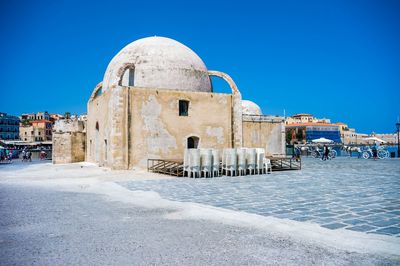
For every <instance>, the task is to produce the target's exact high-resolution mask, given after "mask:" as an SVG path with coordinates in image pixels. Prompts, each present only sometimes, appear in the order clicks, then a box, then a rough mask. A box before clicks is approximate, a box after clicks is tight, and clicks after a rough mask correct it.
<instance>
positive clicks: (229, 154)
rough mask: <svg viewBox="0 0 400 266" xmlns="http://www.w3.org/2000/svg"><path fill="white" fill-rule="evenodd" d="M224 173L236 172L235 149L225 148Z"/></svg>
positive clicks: (234, 173) (233, 173)
mask: <svg viewBox="0 0 400 266" xmlns="http://www.w3.org/2000/svg"><path fill="white" fill-rule="evenodd" d="M225 155H226V175H228V172H229V173H230V175H231V176H233V175H236V174H237V154H236V149H226V150H225Z"/></svg>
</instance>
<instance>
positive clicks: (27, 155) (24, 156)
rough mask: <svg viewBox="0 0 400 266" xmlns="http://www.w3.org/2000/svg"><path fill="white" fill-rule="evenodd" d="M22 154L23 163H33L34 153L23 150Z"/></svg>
mask: <svg viewBox="0 0 400 266" xmlns="http://www.w3.org/2000/svg"><path fill="white" fill-rule="evenodd" d="M21 154H22V161H23V162H32V152H31V151H30V150H27V149H23V150H22V153H21Z"/></svg>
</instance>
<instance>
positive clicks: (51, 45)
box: [0, 0, 400, 133]
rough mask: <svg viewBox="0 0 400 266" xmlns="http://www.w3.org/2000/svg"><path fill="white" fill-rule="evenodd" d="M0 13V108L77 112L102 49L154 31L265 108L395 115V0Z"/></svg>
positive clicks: (363, 117) (103, 61) (337, 115)
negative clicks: (226, 76) (189, 51)
mask: <svg viewBox="0 0 400 266" xmlns="http://www.w3.org/2000/svg"><path fill="white" fill-rule="evenodd" d="M0 12H1V13H0V34H1V36H2V38H1V41H0V51H1V53H2V56H1V60H0V70H1V71H0V84H1V85H2V86H1V94H0V95H1V99H2V101H1V105H0V111H3V112H7V113H11V114H15V115H19V114H20V113H25V112H36V111H42V110H47V111H49V112H57V113H64V112H66V111H69V112H71V113H78V114H80V113H85V112H86V103H87V100H88V98H89V96H90V94H91V92H92V89H93V88H94V86H95V85H96V84H97V83H98V82H99V81H101V80H102V78H103V74H104V71H105V69H106V67H107V64H108V62H109V61H110V60H111V58H112V57H113V56H114V55H115V54H116V53H117V52H118V51H119V50H120V49H122V48H123V47H124V46H125V45H127V44H128V43H130V42H132V41H134V40H136V39H139V38H142V37H148V36H154V35H157V36H165V37H170V38H173V39H175V40H177V41H179V42H182V43H183V44H185V45H187V46H189V47H190V48H191V49H193V50H194V51H195V52H196V53H197V54H198V55H199V56H200V57H201V58H202V59H203V61H204V62H205V64H206V65H207V67H208V69H210V70H220V71H223V72H226V73H228V74H229V75H230V76H231V77H232V78H233V79H234V80H235V82H236V84H237V85H238V87H239V89H240V90H241V92H242V96H243V98H244V99H248V100H252V101H255V102H257V103H258V104H259V105H260V107H261V108H262V109H263V112H264V113H266V114H280V115H283V110H284V109H285V110H286V114H288V115H291V114H295V113H299V112H302V113H303V112H305V113H311V114H314V115H315V116H317V117H328V118H331V119H332V121H333V122H339V121H340V122H347V123H348V124H349V126H350V127H355V128H356V129H357V131H359V132H364V133H371V132H372V131H374V132H380V133H391V132H394V130H395V126H394V124H395V123H396V120H397V117H398V116H399V115H400V107H399V106H400V104H399V102H400V2H399V1H379V0H377V1H367V0H366V1H339V0H338V1H240V2H239V1H238V2H236V1H118V0H113V1H107V2H106V1H1V3H0ZM213 81H214V82H215V84H214V88H216V91H220V92H228V91H229V89H228V87H227V85H225V84H224V83H223V82H221V81H218V80H215V79H213Z"/></svg>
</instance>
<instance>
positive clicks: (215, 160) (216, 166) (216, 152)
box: [211, 149, 220, 177]
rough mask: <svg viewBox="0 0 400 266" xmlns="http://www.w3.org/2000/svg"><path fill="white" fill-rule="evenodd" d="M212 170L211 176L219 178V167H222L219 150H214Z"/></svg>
mask: <svg viewBox="0 0 400 266" xmlns="http://www.w3.org/2000/svg"><path fill="white" fill-rule="evenodd" d="M211 153H212V168H211V176H212V177H214V176H219V166H220V157H219V150H217V149H212V150H211Z"/></svg>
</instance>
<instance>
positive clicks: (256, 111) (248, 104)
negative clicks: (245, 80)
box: [242, 100, 262, 115]
mask: <svg viewBox="0 0 400 266" xmlns="http://www.w3.org/2000/svg"><path fill="white" fill-rule="evenodd" d="M242 113H243V114H244V115H262V112H261V108H260V107H259V106H258V105H257V104H255V103H254V102H252V101H247V100H242Z"/></svg>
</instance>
